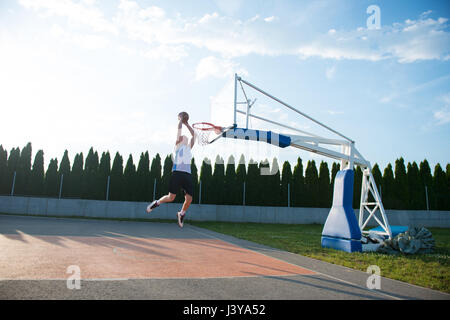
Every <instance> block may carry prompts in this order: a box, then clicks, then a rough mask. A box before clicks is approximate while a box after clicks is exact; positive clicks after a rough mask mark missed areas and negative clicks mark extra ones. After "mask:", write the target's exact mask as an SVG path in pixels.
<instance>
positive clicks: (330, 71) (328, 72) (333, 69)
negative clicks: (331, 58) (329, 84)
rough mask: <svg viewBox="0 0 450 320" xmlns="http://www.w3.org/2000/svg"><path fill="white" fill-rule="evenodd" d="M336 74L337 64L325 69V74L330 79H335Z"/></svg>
mask: <svg viewBox="0 0 450 320" xmlns="http://www.w3.org/2000/svg"><path fill="white" fill-rule="evenodd" d="M335 74H336V66H332V67H330V68H327V70H326V71H325V76H326V77H327V79H329V80H331V79H333V78H334V75H335Z"/></svg>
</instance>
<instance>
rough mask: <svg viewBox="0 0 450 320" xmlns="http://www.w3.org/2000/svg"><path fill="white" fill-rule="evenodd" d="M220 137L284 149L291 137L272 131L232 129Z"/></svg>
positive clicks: (289, 143)
mask: <svg viewBox="0 0 450 320" xmlns="http://www.w3.org/2000/svg"><path fill="white" fill-rule="evenodd" d="M222 136H223V137H224V138H233V139H243V140H253V141H262V142H267V143H269V144H272V145H275V146H278V147H280V148H286V147H288V146H290V145H291V137H289V136H285V135H283V134H278V133H275V132H272V131H264V130H253V129H244V128H234V129H230V130H228V131H226V132H224V133H223V134H222Z"/></svg>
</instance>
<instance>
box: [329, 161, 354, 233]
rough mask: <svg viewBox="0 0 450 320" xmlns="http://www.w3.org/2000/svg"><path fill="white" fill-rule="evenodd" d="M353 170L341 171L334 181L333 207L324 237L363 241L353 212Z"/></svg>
mask: <svg viewBox="0 0 450 320" xmlns="http://www.w3.org/2000/svg"><path fill="white" fill-rule="evenodd" d="M353 178H354V173H353V170H350V169H348V170H341V171H338V173H337V174H336V178H335V180H334V191H333V206H332V208H331V210H330V213H329V214H328V217H327V220H326V221H325V225H324V227H323V231H322V235H323V236H327V237H334V238H340V239H353V240H358V241H359V240H361V230H360V228H359V225H358V221H357V220H356V216H355V212H354V210H353V206H352V202H353Z"/></svg>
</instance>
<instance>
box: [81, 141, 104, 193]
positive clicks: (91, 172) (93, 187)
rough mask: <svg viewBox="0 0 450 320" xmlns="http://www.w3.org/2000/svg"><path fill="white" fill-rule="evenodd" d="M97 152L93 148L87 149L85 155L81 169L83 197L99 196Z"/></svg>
mask: <svg viewBox="0 0 450 320" xmlns="http://www.w3.org/2000/svg"><path fill="white" fill-rule="evenodd" d="M98 164H99V160H98V153H97V151H95V152H94V148H93V147H91V148H90V149H89V152H88V155H87V157H86V163H85V166H84V171H83V192H82V195H83V199H98V198H100V196H99V193H100V190H99V189H98V184H97V180H98Z"/></svg>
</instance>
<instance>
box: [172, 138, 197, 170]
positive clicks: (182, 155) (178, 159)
mask: <svg viewBox="0 0 450 320" xmlns="http://www.w3.org/2000/svg"><path fill="white" fill-rule="evenodd" d="M174 154H175V157H174V161H173V167H172V171H182V172H187V173H191V160H192V154H191V148H190V146H188V145H185V144H179V145H178V146H176V147H175V151H174Z"/></svg>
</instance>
